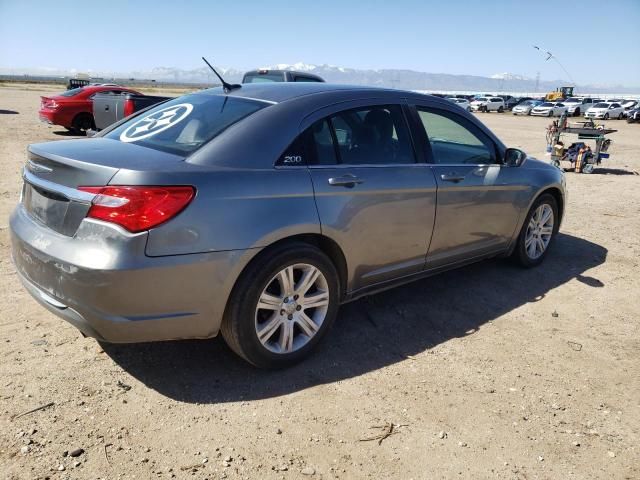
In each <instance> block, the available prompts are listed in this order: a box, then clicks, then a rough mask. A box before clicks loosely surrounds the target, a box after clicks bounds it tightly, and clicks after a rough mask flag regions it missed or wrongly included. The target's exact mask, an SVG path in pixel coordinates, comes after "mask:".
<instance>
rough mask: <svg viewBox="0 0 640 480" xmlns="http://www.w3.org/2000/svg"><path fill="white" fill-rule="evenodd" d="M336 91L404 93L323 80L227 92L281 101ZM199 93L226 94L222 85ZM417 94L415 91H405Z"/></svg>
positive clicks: (245, 86) (247, 86) (252, 85)
mask: <svg viewBox="0 0 640 480" xmlns="http://www.w3.org/2000/svg"><path fill="white" fill-rule="evenodd" d="M330 92H335V93H337V94H340V93H344V94H347V95H348V94H349V93H354V92H360V93H365V92H371V93H374V94H376V93H377V94H380V93H384V92H386V93H403V91H402V90H393V89H390V88H379V87H364V86H357V85H340V84H333V83H322V82H317V83H316V82H299V83H298V82H272V83H271V82H270V83H266V82H265V83H244V84H242V87H241V88H238V89H234V90H231V91H230V92H226V95H228V96H230V97H239V98H248V99H253V100H262V101H265V102H269V103H281V102H285V101H287V100H291V99H293V98H297V97H302V96H305V95H314V94H321V93H330ZM198 93H205V94H207V93H208V94H214V95H223V94H225V92H224V90H223V89H222V87H215V88H209V89H207V90H202V91H201V92H198ZM404 93H407V94H409V93H410V94H411V95H416V93H415V92H404Z"/></svg>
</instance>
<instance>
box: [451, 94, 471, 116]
mask: <svg viewBox="0 0 640 480" xmlns="http://www.w3.org/2000/svg"><path fill="white" fill-rule="evenodd" d="M447 100H449V101H450V102H452V103H455V104H456V105H458V106H459V107H460V108H464V109H465V110H466V111H467V112H470V111H471V104H470V103H469V100H467V99H466V98H458V97H447Z"/></svg>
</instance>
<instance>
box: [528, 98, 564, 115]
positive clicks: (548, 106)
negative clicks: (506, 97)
mask: <svg viewBox="0 0 640 480" xmlns="http://www.w3.org/2000/svg"><path fill="white" fill-rule="evenodd" d="M566 111H567V107H565V106H564V104H563V103H561V102H555V103H554V102H544V103H541V104H540V105H538V106H537V107H534V108H533V109H532V110H531V115H535V116H537V117H559V116H560V115H562V114H563V113H565V112H566Z"/></svg>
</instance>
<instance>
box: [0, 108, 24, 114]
mask: <svg viewBox="0 0 640 480" xmlns="http://www.w3.org/2000/svg"><path fill="white" fill-rule="evenodd" d="M19 114H20V112H16V111H15V110H1V109H0V115H19Z"/></svg>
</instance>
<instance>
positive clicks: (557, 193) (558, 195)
mask: <svg viewBox="0 0 640 480" xmlns="http://www.w3.org/2000/svg"><path fill="white" fill-rule="evenodd" d="M545 194H549V195H551V196H553V198H554V199H555V201H556V204H557V206H558V215H559V216H560V218H559V219H558V228H560V224H561V223H562V218H563V216H564V208H565V198H564V195H563V194H562V190H561V189H560V188H559V187H557V186H555V185H551V186H547V187H544V188H542V189H541V190H540V191H538V192H537V193H536V194H535V195H534V196H532V197H531V200H530V202H529V204H528V205H527V208H526V210H525V211H524V213H523V215H522V216H521V217H520V220H519V221H518V226H517V228H516V230H515V232H514V236H513V238H512V239H511V244H510V245H509V248H508V250H507V253H506V255H507V256H509V255H511V254H512V253H513V250H514V249H515V247H516V245H517V241H518V237H519V236H520V231H521V230H522V228H523V225H524V222H525V220H526V218H527V215H528V213H529V211H530V210H531V206H532V205H533V204H534V203H535V202H536V201H537V200H538V198H540V197H541V196H542V195H545Z"/></svg>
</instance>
